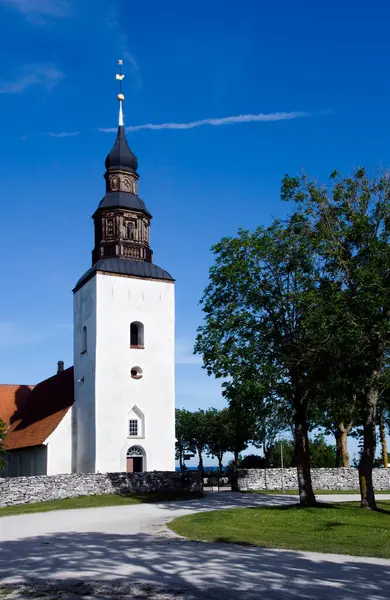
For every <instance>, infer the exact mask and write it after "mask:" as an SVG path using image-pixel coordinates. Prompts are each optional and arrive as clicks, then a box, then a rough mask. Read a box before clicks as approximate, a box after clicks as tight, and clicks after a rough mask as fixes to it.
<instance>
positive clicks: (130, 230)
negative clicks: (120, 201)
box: [127, 221, 134, 240]
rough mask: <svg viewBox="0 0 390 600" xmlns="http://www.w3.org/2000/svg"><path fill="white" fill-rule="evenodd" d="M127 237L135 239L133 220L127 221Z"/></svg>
mask: <svg viewBox="0 0 390 600" xmlns="http://www.w3.org/2000/svg"><path fill="white" fill-rule="evenodd" d="M127 239H128V240H133V239H134V224H133V223H132V222H131V221H130V222H129V223H127Z"/></svg>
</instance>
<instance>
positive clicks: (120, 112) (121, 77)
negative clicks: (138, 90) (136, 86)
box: [116, 60, 125, 127]
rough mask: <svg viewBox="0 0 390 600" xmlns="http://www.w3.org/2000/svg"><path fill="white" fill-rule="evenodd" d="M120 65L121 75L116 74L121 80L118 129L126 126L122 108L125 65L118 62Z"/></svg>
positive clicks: (120, 61)
mask: <svg viewBox="0 0 390 600" xmlns="http://www.w3.org/2000/svg"><path fill="white" fill-rule="evenodd" d="M118 64H119V73H117V74H116V78H117V79H118V80H119V94H118V100H119V122H118V127H123V126H124V122H123V107H122V103H123V101H124V99H125V97H124V95H123V94H122V81H123V79H124V75H123V73H122V65H123V60H118Z"/></svg>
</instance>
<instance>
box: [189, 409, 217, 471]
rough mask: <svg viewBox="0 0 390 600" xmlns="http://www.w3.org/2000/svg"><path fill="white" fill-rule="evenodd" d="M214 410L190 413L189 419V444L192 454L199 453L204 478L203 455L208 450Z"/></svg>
mask: <svg viewBox="0 0 390 600" xmlns="http://www.w3.org/2000/svg"><path fill="white" fill-rule="evenodd" d="M212 414H213V410H212V409H211V412H210V409H209V410H207V411H204V410H200V409H199V410H197V411H196V412H193V413H190V417H189V432H190V433H189V444H188V447H189V449H190V450H191V452H197V453H198V457H199V465H198V469H199V471H200V472H201V474H202V476H203V472H204V467H203V454H204V453H205V451H206V450H207V445H208V441H209V437H210V431H209V424H210V423H211V420H212Z"/></svg>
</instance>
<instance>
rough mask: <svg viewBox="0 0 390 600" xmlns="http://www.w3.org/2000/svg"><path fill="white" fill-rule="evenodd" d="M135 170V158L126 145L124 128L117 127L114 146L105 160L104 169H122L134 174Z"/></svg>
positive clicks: (136, 165) (136, 164)
mask: <svg viewBox="0 0 390 600" xmlns="http://www.w3.org/2000/svg"><path fill="white" fill-rule="evenodd" d="M137 168H138V160H137V157H136V155H135V154H133V152H132V151H131V150H130V148H129V146H128V144H127V140H126V135H125V129H124V127H123V126H122V125H119V127H118V134H117V136H116V140H115V144H114V145H113V147H112V150H111V152H110V154H109V155H108V156H107V158H106V169H107V171H108V170H110V169H122V170H124V171H131V172H132V173H136V171H137Z"/></svg>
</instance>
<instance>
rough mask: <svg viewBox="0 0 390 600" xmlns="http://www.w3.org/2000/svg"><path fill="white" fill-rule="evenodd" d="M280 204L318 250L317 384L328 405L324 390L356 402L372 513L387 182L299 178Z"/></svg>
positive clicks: (382, 383)
mask: <svg viewBox="0 0 390 600" xmlns="http://www.w3.org/2000/svg"><path fill="white" fill-rule="evenodd" d="M282 197H283V198H284V199H285V200H293V201H295V202H296V205H297V210H298V214H299V215H300V216H301V218H304V219H305V220H306V221H307V222H308V223H309V226H310V227H309V229H310V235H311V236H315V237H316V238H317V239H318V242H319V245H318V248H317V254H318V260H319V261H321V263H322V270H323V273H322V277H321V287H320V291H321V295H320V296H319V299H318V303H319V304H318V306H320V309H321V310H316V311H314V314H313V317H314V318H315V319H316V323H317V331H318V336H319V339H321V340H323V342H324V343H323V364H324V365H325V366H326V368H325V370H324V372H323V373H322V377H321V378H320V379H323V383H325V385H326V387H327V388H328V390H327V391H328V392H330V394H331V395H333V397H336V396H335V395H334V386H333V389H330V390H329V387H332V384H333V382H335V381H336V382H338V386H337V388H338V389H337V388H336V390H337V391H338V399H341V400H342V401H344V402H345V401H346V400H349V401H351V398H352V397H354V398H355V399H356V407H357V412H358V420H359V422H360V423H361V424H362V426H363V451H362V453H361V459H360V463H359V478H360V489H361V496H362V506H364V507H371V508H375V507H376V504H375V496H374V490H373V485H372V466H373V461H374V458H375V442H376V418H377V414H376V413H377V404H378V400H379V398H380V396H381V394H382V393H383V391H384V389H385V388H386V385H387V383H386V379H387V378H386V376H385V368H386V365H387V361H388V349H389V336H390V321H389V315H390V293H389V292H390V245H389V241H390V239H389V237H390V177H389V174H388V173H382V172H377V173H373V175H372V176H369V175H367V173H366V171H365V170H364V169H358V170H356V171H355V173H354V174H353V175H352V177H347V178H344V179H343V178H341V177H340V176H339V174H338V173H337V172H335V173H333V174H332V176H331V186H330V187H329V188H328V187H325V186H322V187H321V186H318V185H317V184H316V183H314V182H312V181H310V180H308V179H307V178H306V177H305V176H303V177H300V178H296V177H293V178H290V177H286V178H285V179H284V181H283V186H282ZM324 375H325V377H324Z"/></svg>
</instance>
